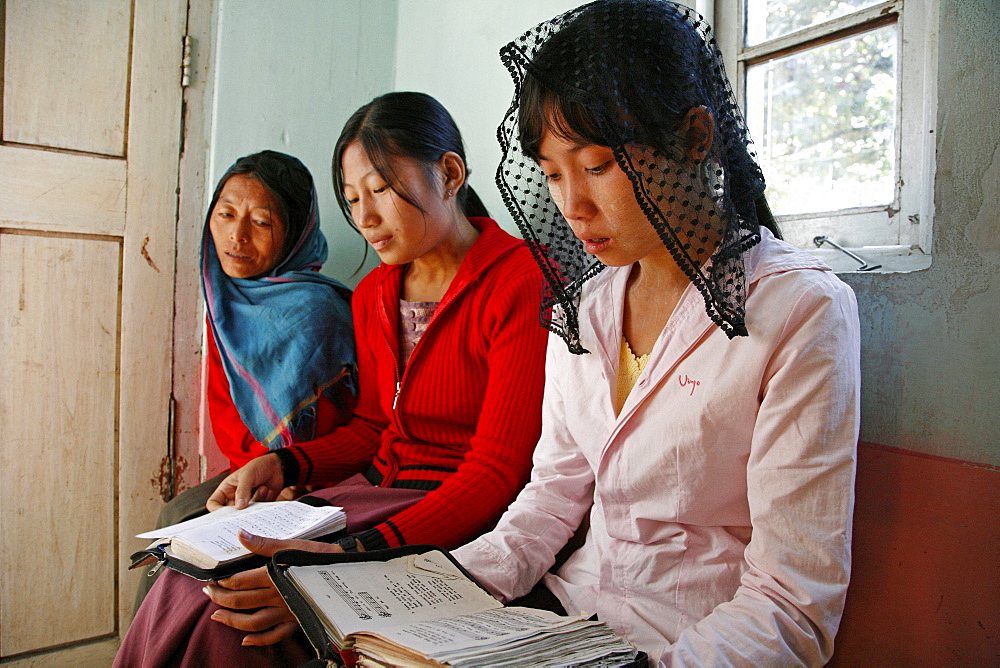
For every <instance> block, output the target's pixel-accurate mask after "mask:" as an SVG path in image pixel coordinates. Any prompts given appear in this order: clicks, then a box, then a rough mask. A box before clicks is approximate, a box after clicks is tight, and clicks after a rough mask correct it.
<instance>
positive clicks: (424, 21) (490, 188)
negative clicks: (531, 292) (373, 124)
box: [396, 0, 710, 233]
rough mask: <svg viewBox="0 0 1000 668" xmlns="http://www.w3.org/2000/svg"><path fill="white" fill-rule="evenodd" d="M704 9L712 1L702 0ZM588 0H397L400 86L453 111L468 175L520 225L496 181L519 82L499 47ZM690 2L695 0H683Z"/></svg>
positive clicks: (490, 203)
mask: <svg viewBox="0 0 1000 668" xmlns="http://www.w3.org/2000/svg"><path fill="white" fill-rule="evenodd" d="M697 3H698V5H697V6H698V8H699V9H700V10H701V11H702V13H703V14H704V13H705V11H706V10H707V9H708V7H709V6H710V2H709V0H697ZM582 4H584V0H399V27H398V29H397V35H398V37H397V41H396V89H397V90H415V91H421V92H424V93H429V94H430V95H433V96H434V97H436V98H437V99H438V100H439V101H440V102H441V103H442V104H443V105H444V106H445V107H446V108H447V109H448V111H450V112H451V114H452V116H454V118H455V121H456V122H457V123H458V127H459V129H460V130H461V131H462V137H463V139H464V140H465V149H466V153H467V157H468V162H469V165H470V166H471V167H472V177H471V179H470V182H471V183H472V186H473V187H474V188H475V189H476V192H477V193H479V196H480V197H481V198H482V200H483V202H484V203H485V204H486V207H487V208H488V209H489V211H490V214H491V215H492V216H493V217H494V218H496V219H497V220H498V221H499V222H500V224H501V225H502V226H503V227H504V228H506V229H507V230H509V231H511V232H513V233H516V227H515V225H514V223H513V221H512V220H511V218H510V215H509V214H508V213H507V209H506V208H505V207H504V205H503V200H502V199H501V198H500V193H499V191H498V190H497V188H496V185H494V181H493V179H494V175H495V173H496V169H497V165H498V164H499V163H500V145H499V144H498V143H497V139H496V131H497V126H498V125H500V121H501V120H502V119H503V115H504V113H505V112H506V111H507V108H508V107H509V106H510V102H511V96H512V95H513V93H514V87H513V84H512V83H511V78H510V75H509V74H508V73H507V70H506V69H505V68H504V66H503V65H502V64H501V63H500V56H499V52H500V47H502V46H504V45H505V44H507V43H508V42H510V41H512V40H514V39H515V38H516V37H518V36H519V35H521V34H522V33H524V32H526V31H527V30H528V29H530V28H533V27H535V26H536V25H538V24H539V23H541V22H542V21H547V20H548V19H551V18H553V17H554V16H556V15H558V14H560V13H562V12H565V11H568V10H570V9H573V8H575V7H578V6H580V5H582ZM682 4H687V5H689V6H691V7H695V6H696V2H695V0H687V1H685V2H682Z"/></svg>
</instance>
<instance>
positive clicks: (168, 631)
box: [116, 93, 546, 666]
mask: <svg viewBox="0 0 1000 668" xmlns="http://www.w3.org/2000/svg"><path fill="white" fill-rule="evenodd" d="M333 165H334V191H335V192H336V193H337V195H338V199H339V200H340V204H341V208H342V209H343V210H344V211H345V213H346V214H348V216H349V219H350V220H352V221H353V224H354V225H355V227H356V228H357V229H358V230H359V231H360V232H361V234H362V235H363V236H364V237H365V240H366V241H367V242H368V243H369V244H370V245H371V247H372V248H373V249H374V250H375V252H377V253H378V255H379V257H380V259H381V260H382V264H381V265H380V266H379V267H377V268H376V269H375V270H374V271H372V273H371V274H369V275H368V276H367V277H365V279H363V280H362V281H361V283H360V284H359V285H358V288H357V290H356V291H355V293H354V297H353V301H352V310H353V313H354V327H355V337H356V344H357V353H358V375H359V390H360V394H359V399H358V405H357V407H356V409H355V414H354V417H353V418H352V419H351V420H350V422H348V423H347V424H346V425H344V426H342V427H339V428H338V429H336V430H334V431H333V432H332V433H330V434H329V435H327V436H324V437H321V438H318V439H315V440H312V441H307V442H301V443H296V444H294V445H291V446H289V447H286V448H284V449H281V450H277V451H274V452H271V453H268V454H265V455H263V456H261V457H258V458H256V459H254V460H252V461H251V462H250V463H249V464H247V465H246V466H244V467H243V468H241V469H239V470H238V471H236V472H235V473H233V474H231V475H230V476H229V477H228V478H226V480H225V481H224V482H223V483H222V484H221V485H220V486H219V488H218V489H217V490H216V492H215V493H214V494H213V495H212V498H211V499H210V501H209V507H210V508H212V509H214V508H218V507H220V506H221V505H223V504H232V503H235V504H236V505H237V506H238V507H241V506H245V505H246V504H247V503H248V502H249V500H250V499H258V500H269V499H273V498H275V497H276V495H277V494H278V493H279V491H280V490H281V489H282V488H284V487H286V486H288V485H295V484H312V485H317V484H319V485H331V484H332V485H333V487H331V488H329V489H325V490H322V491H321V492H317V493H316V495H318V496H322V497H324V498H327V499H329V500H331V501H332V502H333V503H334V504H335V505H341V506H344V508H345V510H346V511H347V516H348V535H347V536H346V537H345V538H343V539H341V540H340V541H338V543H335V544H332V545H329V544H323V543H315V542H311V541H295V542H294V543H295V546H296V547H299V548H300V549H311V550H314V551H340V550H348V551H351V550H368V549H377V548H382V547H390V546H397V545H404V544H416V543H433V544H437V545H440V546H442V547H444V548H448V549H450V548H454V547H457V546H459V545H461V544H463V543H465V542H467V541H468V540H469V539H471V538H472V537H474V536H476V535H478V534H480V533H481V532H483V531H484V530H485V529H487V528H488V527H489V526H491V525H492V524H493V523H494V522H495V521H496V519H497V518H498V517H499V516H500V514H501V513H502V512H503V510H504V509H506V507H507V505H508V504H509V503H510V501H511V500H513V498H514V497H515V496H516V494H517V491H518V490H519V489H520V488H521V487H522V486H523V485H524V484H525V482H526V481H527V479H528V473H529V471H530V467H531V455H532V451H533V449H534V445H535V442H536V441H537V438H538V435H539V432H540V428H541V417H540V416H541V412H540V409H541V397H542V384H543V369H544V355H545V353H544V350H545V341H546V333H545V330H543V329H542V328H541V327H540V326H539V322H538V310H537V308H538V307H537V304H538V297H539V294H540V291H541V275H540V273H539V270H538V268H537V265H536V264H535V263H534V261H533V260H532V258H531V256H530V253H529V251H528V250H527V248H526V246H525V244H524V242H523V241H521V240H520V239H516V238H514V237H512V236H510V235H509V234H507V233H506V232H504V231H503V230H501V229H500V228H499V227H498V226H497V224H496V223H495V222H493V221H492V220H490V219H489V218H486V217H485V210H484V208H483V206H482V204H481V203H480V202H479V200H478V197H476V195H475V193H474V192H472V191H471V189H470V188H469V186H468V183H467V176H468V171H467V168H466V166H465V159H464V149H463V147H462V142H461V137H460V135H459V133H458V129H457V128H456V127H455V125H454V121H453V120H452V119H451V116H450V115H449V114H448V112H447V111H446V110H445V109H444V108H443V107H442V106H441V105H440V104H439V103H438V102H437V101H436V100H434V99H433V98H431V97H429V96H427V95H424V94H420V93H390V94H387V95H383V96H381V97H379V98H376V99H375V100H373V101H372V102H370V103H368V104H367V105H365V106H363V107H362V108H361V109H359V110H358V111H357V112H355V114H354V115H353V116H352V117H351V119H350V120H349V121H348V123H347V125H346V127H345V128H344V130H343V132H342V134H341V137H340V139H339V140H338V142H337V145H336V148H335V151H334V159H333ZM477 214H479V215H480V216H482V217H479V216H477ZM244 542H245V544H246V545H247V547H249V548H250V549H252V550H254V551H256V552H258V553H260V554H264V555H269V554H271V553H272V552H273V551H274V549H275V547H276V546H275V545H273V544H272V543H275V542H276V541H266V540H264V539H257V538H255V537H251V536H246V537H244ZM289 543H291V541H283V542H282V544H281V547H289V546H290V545H289ZM202 586H203V583H199V582H197V581H195V580H192V579H189V578H187V577H186V576H183V575H179V574H177V573H175V572H172V571H171V572H168V573H166V575H165V576H164V577H163V578H161V581H160V582H157V584H156V585H155V586H154V588H153V590H152V591H151V592H150V595H149V597H147V600H146V602H145V603H144V604H143V606H142V608H141V609H140V611H139V613H138V615H137V617H136V619H135V621H134V622H133V624H132V627H131V628H130V629H129V632H128V635H127V636H126V638H125V640H124V642H123V645H122V648H121V650H120V651H119V655H118V658H117V659H116V663H117V664H119V665H140V664H142V665H152V664H156V665H160V664H166V663H171V664H172V663H175V662H176V663H180V664H184V662H185V661H190V662H195V663H199V664H202V665H230V664H231V665H241V666H249V665H289V664H291V665H294V662H299V661H304V660H306V659H307V658H309V657H311V656H313V654H312V651H311V649H310V648H309V646H308V644H307V643H306V642H305V640H304V637H302V636H301V634H295V631H296V630H297V624H296V622H295V621H294V618H293V617H292V616H291V613H290V612H289V611H288V609H287V607H286V606H285V605H284V602H283V601H282V600H281V597H280V595H278V593H277V591H276V590H275V589H274V588H273V586H272V585H271V583H270V580H269V579H268V578H267V575H266V572H265V571H264V570H263V569H258V570H255V571H248V572H245V573H241V574H239V575H237V576H234V577H232V578H228V579H226V580H223V581H220V582H218V583H213V584H210V585H208V586H207V587H205V588H204V592H202ZM293 634H295V635H293ZM240 645H243V647H241V646H240Z"/></svg>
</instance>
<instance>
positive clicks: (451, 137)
mask: <svg viewBox="0 0 1000 668" xmlns="http://www.w3.org/2000/svg"><path fill="white" fill-rule="evenodd" d="M355 141H357V142H358V143H359V144H361V148H362V149H363V150H364V152H365V154H366V155H367V156H368V159H369V160H371V163H372V166H373V167H375V170H376V171H377V172H378V174H379V176H381V177H382V179H384V180H385V182H386V183H387V184H388V185H389V187H390V188H392V189H393V190H394V191H395V192H396V194H397V195H399V196H400V197H401V198H402V199H403V200H405V201H406V202H408V203H409V204H411V205H413V206H414V207H416V208H417V209H419V210H420V211H421V212H422V211H423V208H422V206H421V204H420V202H418V201H417V200H416V199H415V198H414V197H413V196H412V195H411V194H410V193H408V192H407V190H406V184H405V183H403V182H402V181H401V180H400V179H399V178H397V177H396V173H395V170H394V169H393V165H392V158H393V157H406V158H413V159H414V160H418V161H420V162H422V163H423V164H424V165H425V166H426V168H427V173H428V175H430V174H432V173H433V172H432V169H433V165H434V164H435V163H437V161H438V160H440V159H441V156H443V155H444V154H445V153H447V152H449V151H452V152H454V153H456V154H458V156H459V157H461V158H462V161H463V162H465V145H464V144H463V143H462V134H461V133H460V132H459V130H458V126H457V125H455V120H454V119H453V118H452V117H451V114H449V113H448V110H447V109H445V108H444V106H442V105H441V103H440V102H438V101H437V100H435V99H434V98H433V97H431V96H430V95H427V94H426V93H414V92H395V93H386V94H385V95H380V96H379V97H376V98H375V99H374V100H372V101H371V102H369V103H368V104H365V105H364V106H362V107H361V108H360V109H358V110H357V111H355V112H354V113H353V114H352V115H351V117H350V118H349V119H348V120H347V123H346V124H345V125H344V129H343V130H342V131H341V133H340V137H339V138H338V139H337V144H336V145H335V146H334V149H333V161H332V165H331V168H332V172H333V192H334V194H335V195H336V197H337V204H338V205H339V206H340V210H341V211H343V212H344V216H346V217H347V220H348V222H349V223H350V224H351V226H352V227H355V229H356V226H355V225H354V220H353V219H352V218H351V205H350V203H349V202H348V201H347V197H346V196H345V195H344V170H343V166H342V164H341V161H342V159H343V157H344V151H345V150H346V149H347V147H348V145H350V144H351V143H353V142H355ZM468 174H469V168H468V165H467V164H466V180H465V182H464V183H463V184H462V185H461V187H459V189H458V192H457V193H456V199H457V200H458V203H459V206H460V207H461V208H462V213H464V214H465V215H466V217H474V216H479V217H488V216H489V212H488V211H487V210H486V207H485V206H484V205H483V203H482V201H481V200H480V199H479V196H478V195H477V194H476V192H475V191H474V190H473V189H472V187H471V186H470V185H469V180H468Z"/></svg>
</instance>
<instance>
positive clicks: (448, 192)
mask: <svg viewBox="0 0 1000 668" xmlns="http://www.w3.org/2000/svg"><path fill="white" fill-rule="evenodd" d="M451 195H452V192H451V191H450V190H445V191H444V196H445V197H446V198H448V199H451Z"/></svg>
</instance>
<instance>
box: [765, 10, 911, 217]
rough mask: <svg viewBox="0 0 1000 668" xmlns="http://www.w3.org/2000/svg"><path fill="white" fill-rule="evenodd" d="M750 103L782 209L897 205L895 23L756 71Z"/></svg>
mask: <svg viewBox="0 0 1000 668" xmlns="http://www.w3.org/2000/svg"><path fill="white" fill-rule="evenodd" d="M746 99H747V123H748V125H749V127H750V136H751V137H752V138H753V140H754V143H755V145H756V150H757V156H758V158H759V160H760V164H761V168H762V169H763V170H764V176H765V177H766V178H767V179H768V184H767V185H768V187H767V194H768V201H769V202H770V204H771V207H772V209H773V210H774V212H775V213H776V214H779V215H789V214H800V213H813V212H820V211H835V210H838V209H844V208H850V207H859V206H876V205H882V204H890V203H892V201H893V197H894V187H893V185H894V182H895V137H894V134H895V129H896V128H895V126H896V26H894V25H893V26H887V27H884V28H879V29H877V30H872V31H870V32H867V33H862V34H860V35H854V36H852V37H849V38H846V39H842V40H839V41H836V42H831V43H829V44H824V45H822V46H819V47H816V48H813V49H808V50H806V51H800V52H798V53H795V54H793V55H790V56H787V57H785V58H780V59H776V60H772V61H769V62H765V63H761V64H759V65H754V66H751V67H748V68H747V96H746Z"/></svg>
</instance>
